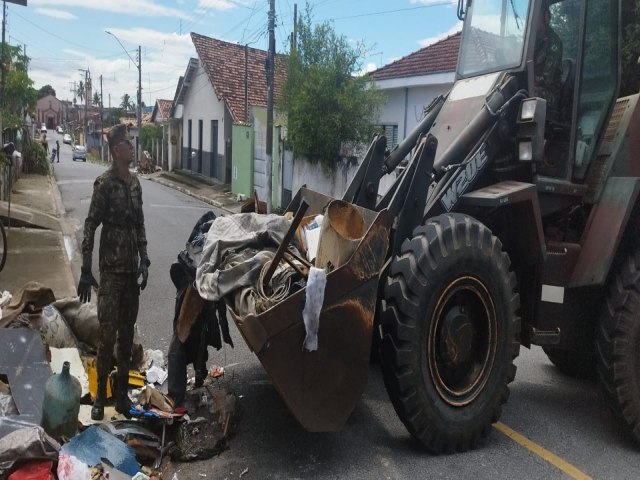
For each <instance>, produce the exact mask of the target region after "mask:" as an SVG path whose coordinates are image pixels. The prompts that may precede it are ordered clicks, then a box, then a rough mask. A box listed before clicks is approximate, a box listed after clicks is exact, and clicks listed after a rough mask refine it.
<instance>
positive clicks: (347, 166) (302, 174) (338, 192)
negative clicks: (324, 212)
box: [291, 157, 358, 198]
mask: <svg viewBox="0 0 640 480" xmlns="http://www.w3.org/2000/svg"><path fill="white" fill-rule="evenodd" d="M357 168H358V166H357V165H356V164H355V162H350V161H348V160H341V161H340V162H338V163H336V169H335V174H334V175H330V174H328V173H327V172H326V171H325V170H323V168H322V166H321V164H320V162H315V163H312V162H309V161H308V160H307V159H306V158H298V157H296V158H295V159H294V160H293V183H292V189H291V191H292V192H293V195H294V196H295V194H296V192H297V191H298V190H299V189H300V187H302V186H303V185H305V184H306V185H307V188H310V189H311V190H315V191H316V192H319V193H323V194H325V195H329V196H331V197H334V198H342V195H343V194H344V192H345V191H346V189H347V186H348V185H349V182H350V181H351V179H352V178H353V176H354V175H355V173H356V170H357Z"/></svg>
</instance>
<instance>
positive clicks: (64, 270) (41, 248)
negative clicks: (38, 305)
mask: <svg viewBox="0 0 640 480" xmlns="http://www.w3.org/2000/svg"><path fill="white" fill-rule="evenodd" d="M54 182H55V180H54V179H53V178H52V177H47V176H44V175H22V176H21V177H20V179H19V180H18V181H17V182H16V183H15V184H14V186H13V189H12V193H11V227H10V228H8V227H9V225H8V223H9V222H8V218H7V217H8V213H9V212H8V210H9V208H8V207H9V205H8V202H1V201H0V217H1V218H2V223H3V224H4V226H5V229H6V231H7V243H8V250H7V263H6V264H5V266H4V269H3V270H2V271H1V272H0V291H2V290H8V291H9V292H10V293H12V294H15V293H16V292H17V291H18V289H20V287H22V286H23V285H24V284H25V283H27V282H28V281H37V282H39V283H41V284H43V285H45V286H47V287H49V288H51V289H52V290H53V293H54V295H55V296H56V298H65V297H71V296H75V295H76V288H75V281H74V278H73V272H72V271H71V266H70V263H69V256H68V254H67V250H66V248H65V235H64V228H63V225H62V222H61V219H62V217H63V214H64V207H63V205H62V201H61V199H60V194H59V192H58V189H57V186H56V185H55V183H54ZM67 243H69V239H68V240H67Z"/></svg>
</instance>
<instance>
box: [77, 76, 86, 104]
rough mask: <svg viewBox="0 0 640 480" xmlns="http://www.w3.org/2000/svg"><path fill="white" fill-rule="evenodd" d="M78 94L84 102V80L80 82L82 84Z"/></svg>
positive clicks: (79, 85) (79, 86)
mask: <svg viewBox="0 0 640 480" xmlns="http://www.w3.org/2000/svg"><path fill="white" fill-rule="evenodd" d="M76 94H77V95H78V97H80V101H81V102H82V101H83V100H84V83H83V82H82V80H80V83H79V84H78V88H77V89H76Z"/></svg>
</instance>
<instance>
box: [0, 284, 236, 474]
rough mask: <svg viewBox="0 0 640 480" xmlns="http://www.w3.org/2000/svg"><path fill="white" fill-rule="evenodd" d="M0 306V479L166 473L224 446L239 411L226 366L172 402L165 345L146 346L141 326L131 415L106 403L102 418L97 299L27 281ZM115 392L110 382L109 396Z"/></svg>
mask: <svg viewBox="0 0 640 480" xmlns="http://www.w3.org/2000/svg"><path fill="white" fill-rule="evenodd" d="M0 309H1V310H0V341H1V342H2V345H3V349H2V350H1V351H0V367H1V368H0V372H1V373H0V478H9V479H11V480H18V479H26V478H43V479H59V480H75V479H83V480H84V479H92V480H99V479H106V478H109V479H129V478H133V479H136V480H142V479H160V478H161V474H160V472H161V466H162V462H163V460H164V459H168V458H172V459H174V460H179V461H190V460H194V459H204V458H209V457H211V456H213V455H216V454H218V453H220V452H221V451H223V450H225V449H226V448H228V439H229V438H230V437H231V435H232V434H233V432H234V430H235V426H236V425H237V421H238V418H237V413H236V412H237V410H236V397H235V396H234V395H233V394H232V393H230V392H228V390H227V388H226V387H225V386H224V383H223V382H220V376H221V372H222V370H221V367H214V368H213V369H212V371H211V375H207V378H206V379H205V380H204V381H203V382H202V385H200V386H199V387H198V388H192V389H191V390H189V391H187V392H186V398H185V401H184V402H183V407H180V408H176V407H175V406H174V404H173V401H172V399H171V398H170V397H169V396H168V395H167V383H168V382H167V376H168V372H167V365H166V362H165V358H164V354H163V352H162V351H160V350H151V349H148V350H144V351H143V348H142V345H140V343H139V341H138V339H137V332H136V337H135V338H134V349H133V355H132V363H131V365H132V367H131V368H132V369H131V370H130V372H129V397H130V399H131V400H132V402H133V403H134V405H135V407H134V408H133V409H132V410H131V411H130V412H129V413H130V417H131V418H130V419H128V418H126V417H125V416H123V415H121V414H119V413H117V412H116V411H115V408H114V407H113V406H109V403H108V404H107V407H106V408H105V417H104V420H103V421H100V422H96V421H93V420H92V419H91V405H92V403H93V399H94V398H95V395H96V390H97V375H96V357H95V355H96V351H97V345H96V341H97V339H98V338H99V335H98V328H99V324H98V317H97V308H96V305H95V304H91V303H81V302H80V301H79V299H78V298H66V299H61V300H56V299H55V297H54V295H53V292H52V291H51V289H49V288H47V287H46V286H44V285H41V284H39V283H37V282H29V283H27V284H25V285H24V286H23V287H22V288H21V289H20V290H19V291H18V292H16V293H15V294H14V295H11V294H10V293H9V292H2V294H1V295H0ZM116 348H117V347H116ZM116 348H114V356H115V351H116ZM192 383H193V382H192ZM112 391H113V388H112V385H111V382H109V385H108V388H107V394H108V397H110V396H111V394H112Z"/></svg>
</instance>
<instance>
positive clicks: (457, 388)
mask: <svg viewBox="0 0 640 480" xmlns="http://www.w3.org/2000/svg"><path fill="white" fill-rule="evenodd" d="M510 267H511V261H510V259H509V256H508V255H507V253H506V252H504V251H503V250H502V244H501V242H500V240H499V239H498V238H497V237H495V236H494V235H493V234H492V233H491V231H490V230H489V229H488V228H487V227H485V226H484V225H483V224H482V223H480V222H478V221H477V220H475V219H473V218H471V217H468V216H466V215H461V214H447V215H441V216H439V217H435V218H433V219H430V220H429V221H428V222H427V223H426V224H425V225H423V226H421V227H418V228H417V229H416V230H415V231H414V232H413V238H411V239H410V240H407V241H405V242H404V244H403V245H402V248H401V253H400V255H399V256H397V257H396V258H395V259H394V260H393V262H392V264H391V267H390V270H389V275H388V277H387V282H386V285H385V298H384V301H383V311H382V315H381V320H382V325H381V327H382V328H381V335H382V344H381V357H382V358H381V360H382V361H381V363H382V369H383V375H384V382H385V385H386V388H387V391H388V393H389V396H390V398H391V401H392V403H393V406H394V408H395V410H396V412H397V414H398V416H399V417H400V419H401V420H402V422H403V423H404V425H405V426H406V428H407V429H408V430H409V432H410V433H411V434H412V435H413V436H414V437H415V438H416V439H417V440H418V441H420V442H421V443H422V444H423V445H424V446H425V447H426V448H427V449H428V450H429V451H431V452H433V453H442V452H447V453H449V452H455V451H465V450H468V449H471V448H474V447H475V446H476V445H477V444H478V442H479V441H480V440H481V439H482V438H483V437H485V436H486V435H488V433H489V431H490V427H491V424H492V423H494V422H496V421H497V420H498V418H499V417H500V413H501V409H502V404H504V402H506V400H507V398H508V396H509V389H508V384H509V383H510V382H511V381H512V380H513V378H514V376H515V372H516V367H515V366H514V365H513V359H514V358H515V357H516V356H517V355H518V351H519V347H520V344H519V333H520V318H519V316H518V313H517V312H518V309H519V307H520V297H519V295H518V293H517V290H516V276H515V274H514V273H513V272H512V271H510Z"/></svg>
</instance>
